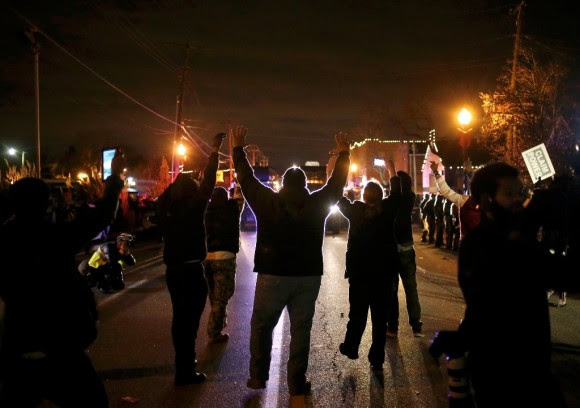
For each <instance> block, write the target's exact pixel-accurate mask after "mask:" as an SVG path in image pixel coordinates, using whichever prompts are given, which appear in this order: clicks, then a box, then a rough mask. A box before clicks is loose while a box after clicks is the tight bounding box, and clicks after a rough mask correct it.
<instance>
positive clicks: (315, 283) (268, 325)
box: [233, 126, 349, 395]
mask: <svg viewBox="0 0 580 408" xmlns="http://www.w3.org/2000/svg"><path fill="white" fill-rule="evenodd" d="M246 132H247V130H246V128H244V127H241V126H239V127H237V128H236V129H235V130H234V131H233V137H234V142H233V145H234V165H235V168H236V173H237V175H238V180H239V183H240V186H241V187H242V193H243V194H244V197H245V199H246V202H247V203H248V205H249V206H250V207H251V208H252V210H253V212H254V214H255V215H256V219H257V222H258V236H257V240H256V253H255V256H254V271H255V272H258V279H257V282H256V292H255V295H254V308H253V312H252V321H251V336H250V353H251V358H250V379H249V380H248V382H247V386H248V387H249V388H254V389H260V388H265V387H266V381H268V378H269V371H270V359H271V352H272V331H273V330H274V327H275V326H276V324H277V323H278V320H279V319H280V315H281V314H282V311H283V310H284V308H287V310H288V315H289V317H290V333H291V339H290V355H289V359H288V374H287V381H288V389H289V391H290V394H291V395H303V394H307V393H309V391H310V383H309V382H308V381H307V380H306V370H307V368H308V355H309V352H310V330H311V328H312V318H313V316H314V307H315V304H316V298H317V297H318V292H319V290H320V281H321V277H322V276H321V275H322V242H323V239H324V222H325V219H326V217H327V216H328V213H329V211H330V207H331V206H332V205H334V204H336V202H337V201H338V200H339V199H340V197H341V196H342V193H343V187H344V185H345V183H346V178H347V176H348V168H349V143H348V141H347V140H346V135H343V134H342V133H339V134H338V135H336V142H337V147H336V150H335V152H336V153H338V159H337V160H336V165H335V167H334V170H333V172H332V176H331V177H330V178H329V179H328V181H327V183H326V185H325V186H324V187H322V188H321V189H320V190H317V191H314V192H313V193H310V192H309V191H308V190H307V188H306V174H304V171H302V170H301V169H299V168H289V169H288V170H286V172H285V173H284V176H283V180H282V188H281V189H280V191H279V192H278V193H276V192H274V191H272V190H271V189H269V188H268V187H266V186H264V185H263V184H262V183H260V181H259V180H258V179H257V178H256V177H255V175H254V173H253V171H252V168H251V167H250V164H249V163H248V159H247V158H246V154H245V152H244V149H243V147H244V145H245V136H246Z"/></svg>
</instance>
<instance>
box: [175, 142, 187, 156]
mask: <svg viewBox="0 0 580 408" xmlns="http://www.w3.org/2000/svg"><path fill="white" fill-rule="evenodd" d="M186 152H187V150H186V149H185V146H184V145H183V143H180V144H179V146H177V154H178V155H180V156H185V153H186Z"/></svg>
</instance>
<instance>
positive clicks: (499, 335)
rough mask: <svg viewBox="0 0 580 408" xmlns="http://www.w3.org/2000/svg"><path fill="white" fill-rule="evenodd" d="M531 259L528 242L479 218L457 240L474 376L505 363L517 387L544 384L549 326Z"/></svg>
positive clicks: (490, 373)
mask: <svg viewBox="0 0 580 408" xmlns="http://www.w3.org/2000/svg"><path fill="white" fill-rule="evenodd" d="M537 255H538V251H537V249H536V246H535V244H534V243H533V241H532V240H529V239H526V238H525V237H523V236H521V235H520V236H518V235H514V234H513V232H512V231H510V230H509V229H506V228H505V227H504V226H503V225H500V223H498V222H494V221H491V220H488V219H485V218H484V219H482V221H481V223H480V224H479V225H478V226H477V227H475V229H473V230H472V231H471V232H470V233H469V234H467V235H466V236H465V237H464V238H463V241H462V243H461V245H460V248H459V258H458V277H459V285H460V287H461V291H462V292H463V296H464V298H465V303H466V306H467V307H466V311H465V319H464V323H463V324H462V329H463V330H464V332H465V334H466V337H467V341H468V343H469V350H470V358H471V360H472V364H473V370H477V372H478V373H487V375H488V376H494V375H496V374H497V369H498V364H499V363H501V361H506V362H509V366H510V367H518V377H519V379H518V381H520V382H521V383H522V384H534V383H537V382H538V381H540V382H541V381H544V380H546V378H547V375H548V373H549V367H550V321H549V315H548V304H547V302H546V287H545V285H544V278H543V274H544V271H542V270H541V267H540V263H539V262H538V256H537ZM498 288H501V293H502V296H501V297H500V298H498V296H497V294H498ZM503 294H505V296H504V295H503ZM530 330H533V333H534V334H533V335H531V336H526V338H525V340H522V333H527V332H529V331H530ZM500 365H501V364H500ZM474 372H475V371H474ZM481 375H484V374H481Z"/></svg>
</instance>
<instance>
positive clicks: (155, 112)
mask: <svg viewBox="0 0 580 408" xmlns="http://www.w3.org/2000/svg"><path fill="white" fill-rule="evenodd" d="M9 9H10V11H12V12H13V13H14V14H16V15H17V16H18V17H20V18H21V19H22V20H23V21H24V22H25V23H26V24H28V25H29V26H30V27H32V28H33V29H34V30H35V31H36V32H38V33H39V34H42V35H43V36H44V37H45V38H46V39H47V40H48V41H49V42H50V43H52V44H53V45H54V46H55V47H57V48H58V49H60V50H61V51H62V52H64V53H65V54H66V55H68V56H69V57H71V58H72V59H73V60H75V61H76V62H77V63H78V64H80V65H81V66H82V67H83V68H85V69H86V70H87V71H89V72H90V73H91V74H93V75H95V76H96V77H97V78H99V79H100V80H101V81H103V82H104V83H106V84H107V85H109V86H110V87H111V88H113V89H114V90H115V91H117V92H118V93H120V94H121V95H123V96H124V97H126V98H127V99H129V100H130V101H132V102H133V103H135V104H137V105H138V106H140V107H142V108H143V109H145V110H146V111H148V112H150V113H152V114H154V115H155V116H157V117H158V118H160V119H163V120H164V121H166V122H169V123H171V124H173V125H175V126H179V127H182V125H181V124H179V123H177V122H175V121H173V120H171V119H169V118H167V117H165V116H163V115H162V114H161V113H159V112H157V111H155V110H153V109H152V108H150V107H148V106H147V105H145V104H144V103H142V102H140V101H139V100H137V99H135V98H134V97H132V96H131V95H129V94H128V93H127V92H125V91H124V90H122V89H121V88H119V87H118V86H117V85H115V84H114V83H112V82H111V81H109V80H108V79H107V78H105V77H104V76H102V75H101V74H99V73H98V72H97V71H95V70H94V69H93V68H91V67H90V66H89V65H87V64H86V63H84V62H83V61H81V60H80V59H79V58H77V57H76V56H75V55H74V54H72V53H71V52H70V51H69V50H67V49H66V48H65V47H64V46H62V45H61V44H60V43H59V42H58V41H56V40H54V39H53V38H52V37H51V36H49V35H48V34H47V33H46V32H44V31H43V30H42V29H41V28H40V27H38V26H37V25H36V24H34V23H33V22H32V21H31V20H29V19H28V18H27V17H26V16H24V15H22V14H21V13H20V12H18V11H17V10H15V9H13V8H10V7H9ZM189 136H190V137H191V135H189ZM196 137H198V136H197V135H196ZM198 138H199V137H198ZM192 139H193V138H192ZM199 139H200V141H202V140H201V138H199ZM194 143H195V142H194ZM202 143H204V144H206V145H207V143H205V142H203V141H202ZM196 145H197V144H196ZM197 146H198V147H199V145H197ZM207 146H208V147H209V145H207ZM204 153H205V152H204Z"/></svg>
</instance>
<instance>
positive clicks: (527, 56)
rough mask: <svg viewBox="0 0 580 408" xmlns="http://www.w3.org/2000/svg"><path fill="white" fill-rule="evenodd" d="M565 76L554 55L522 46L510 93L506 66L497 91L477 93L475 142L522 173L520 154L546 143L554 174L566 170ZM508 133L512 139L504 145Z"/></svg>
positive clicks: (568, 147) (568, 149)
mask: <svg viewBox="0 0 580 408" xmlns="http://www.w3.org/2000/svg"><path fill="white" fill-rule="evenodd" d="M566 74H567V70H566V67H565V65H564V63H563V62H562V61H561V60H559V59H557V58H556V57H555V56H554V55H546V54H545V53H544V54H540V53H538V52H535V51H533V50H532V49H531V48H530V47H529V46H528V47H521V48H520V53H519V63H518V66H517V69H516V86H515V89H513V88H510V79H511V70H510V68H509V67H508V66H506V69H505V70H504V72H503V73H502V75H501V76H500V77H499V78H498V83H497V87H496V89H495V90H493V91H491V92H482V93H480V95H479V97H480V99H481V102H482V108H483V111H484V116H483V120H482V127H481V134H480V136H479V142H480V143H482V144H483V145H484V146H486V148H487V149H488V150H489V152H490V153H491V155H492V156H493V157H494V158H495V159H497V160H500V161H504V162H507V163H510V164H512V165H515V166H516V167H518V168H520V170H522V171H524V170H525V164H524V161H523V158H522V156H521V152H523V151H525V150H527V149H529V148H531V147H533V146H536V145H538V144H540V143H545V144H546V145H547V146H548V150H549V153H550V156H551V158H552V162H553V163H554V166H555V167H556V171H557V172H562V171H567V170H568V169H569V166H570V163H571V156H570V154H571V152H572V151H573V142H574V140H573V137H572V131H571V129H570V126H569V124H570V123H571V122H570V116H569V107H570V102H569V101H568V100H567V98H566V96H565V93H564V84H565V78H566ZM510 131H511V132H513V136H514V137H513V144H511V145H508V143H507V139H506V138H507V135H508V132H510ZM526 173H527V172H525V171H524V174H526Z"/></svg>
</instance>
